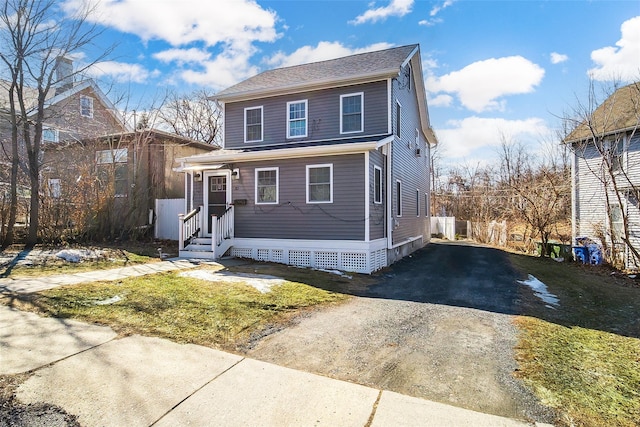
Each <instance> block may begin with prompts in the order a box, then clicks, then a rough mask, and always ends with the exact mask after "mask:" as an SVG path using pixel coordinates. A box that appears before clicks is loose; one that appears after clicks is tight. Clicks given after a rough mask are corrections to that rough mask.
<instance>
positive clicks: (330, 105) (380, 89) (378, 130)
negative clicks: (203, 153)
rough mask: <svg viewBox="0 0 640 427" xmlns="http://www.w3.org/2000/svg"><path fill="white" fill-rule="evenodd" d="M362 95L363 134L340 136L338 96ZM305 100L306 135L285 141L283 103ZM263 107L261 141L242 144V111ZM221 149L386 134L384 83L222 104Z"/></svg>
mask: <svg viewBox="0 0 640 427" xmlns="http://www.w3.org/2000/svg"><path fill="white" fill-rule="evenodd" d="M358 92H363V93H364V132H358V133H350V134H340V95H345V94H351V93H358ZM303 100H307V110H308V111H307V136H306V137H304V138H287V102H291V101H303ZM260 106H262V107H263V114H264V123H263V141H261V142H251V143H249V142H247V143H245V142H244V109H245V108H252V107H260ZM224 126H225V132H224V134H225V142H224V145H225V148H228V149H237V148H247V147H255V146H266V145H279V144H286V143H296V142H298V143H302V142H307V141H322V140H331V139H337V138H354V137H361V136H367V135H381V134H386V133H387V82H386V81H380V82H374V83H367V84H361V85H354V86H346V87H339V88H334V89H325V90H318V91H310V92H303V93H297V94H291V95H283V96H277V97H271V98H262V99H256V100H251V101H243V102H235V103H227V104H225V120H224Z"/></svg>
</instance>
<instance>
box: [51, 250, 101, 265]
mask: <svg viewBox="0 0 640 427" xmlns="http://www.w3.org/2000/svg"><path fill="white" fill-rule="evenodd" d="M101 255H102V254H101V253H100V252H99V251H90V250H86V249H62V250H61V251H58V252H56V254H55V256H56V257H58V258H62V259H63V260H65V261H68V262H75V263H77V262H80V261H82V260H83V259H96V258H98V257H100V256H101Z"/></svg>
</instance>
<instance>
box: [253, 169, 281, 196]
mask: <svg viewBox="0 0 640 427" xmlns="http://www.w3.org/2000/svg"><path fill="white" fill-rule="evenodd" d="M278 172H279V170H278V168H258V169H256V204H258V205H261V204H277V203H278Z"/></svg>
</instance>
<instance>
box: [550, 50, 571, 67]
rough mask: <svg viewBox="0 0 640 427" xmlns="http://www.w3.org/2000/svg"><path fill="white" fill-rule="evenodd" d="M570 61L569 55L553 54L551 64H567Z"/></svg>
mask: <svg viewBox="0 0 640 427" xmlns="http://www.w3.org/2000/svg"><path fill="white" fill-rule="evenodd" d="M568 60H569V57H568V56H567V55H564V54H562V53H558V52H551V63H552V64H560V63H561V62H566V61H568Z"/></svg>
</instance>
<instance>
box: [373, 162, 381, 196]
mask: <svg viewBox="0 0 640 427" xmlns="http://www.w3.org/2000/svg"><path fill="white" fill-rule="evenodd" d="M373 203H377V204H380V203H382V168H380V167H379V166H374V167H373Z"/></svg>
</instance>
